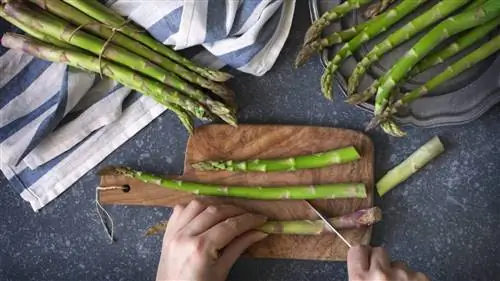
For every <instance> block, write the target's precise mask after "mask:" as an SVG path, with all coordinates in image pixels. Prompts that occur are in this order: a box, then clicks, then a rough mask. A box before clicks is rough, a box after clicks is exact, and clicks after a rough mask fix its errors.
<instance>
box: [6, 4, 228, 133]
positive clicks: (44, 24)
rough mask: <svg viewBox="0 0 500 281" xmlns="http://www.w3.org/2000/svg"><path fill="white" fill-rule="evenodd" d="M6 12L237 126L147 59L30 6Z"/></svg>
mask: <svg viewBox="0 0 500 281" xmlns="http://www.w3.org/2000/svg"><path fill="white" fill-rule="evenodd" d="M5 12H6V13H7V14H9V15H10V16H11V17H13V18H16V19H17V20H18V21H21V22H23V23H24V24H26V25H29V26H31V27H32V28H34V29H37V30H39V31H40V32H44V33H45V34H47V35H49V36H52V37H56V38H60V39H62V40H64V41H65V42H67V43H70V44H72V45H74V46H77V47H80V48H82V49H84V50H87V51H89V52H92V53H94V54H96V55H102V57H103V58H107V59H109V60H111V61H114V62H117V63H121V64H123V65H126V66H128V67H130V68H132V69H134V70H136V71H138V72H140V73H143V74H145V75H148V76H150V77H152V78H154V79H156V80H158V81H160V82H163V83H164V84H166V85H168V86H171V87H173V88H174V89H176V90H179V91H181V92H183V93H185V94H187V95H188V96H189V97H191V98H192V99H194V100H196V101H198V102H200V103H201V104H203V105H204V106H206V107H207V108H208V109H209V110H210V111H211V112H212V113H214V114H216V115H217V116H219V117H220V118H221V119H223V120H224V121H226V122H227V123H228V124H231V125H233V126H236V117H235V116H234V114H233V112H232V110H231V109H229V108H227V107H226V106H225V105H224V104H223V103H221V102H218V101H215V100H212V99H210V98H209V97H208V96H206V95H205V94H204V93H203V91H201V90H199V89H197V88H196V87H193V86H192V85H190V84H189V83H187V82H186V81H184V80H182V79H180V78H179V77H177V76H176V75H174V74H172V73H171V72H169V71H166V70H164V69H163V68H161V67H159V66H157V65H155V64H153V63H151V62H149V61H148V60H146V59H144V58H142V57H140V56H138V55H136V54H134V53H132V52H129V51H127V50H126V49H124V48H122V47H120V46H117V45H114V44H112V43H110V44H107V42H106V41H104V40H102V39H100V38H98V37H95V36H93V35H90V34H87V33H86V32H84V31H81V30H75V29H74V27H73V26H71V25H70V24H69V23H67V22H65V21H63V20H60V19H58V18H55V17H52V16H48V15H47V14H46V12H44V11H34V10H31V9H29V8H28V7H27V6H22V5H20V4H18V3H14V4H12V5H11V4H7V5H6V6H5Z"/></svg>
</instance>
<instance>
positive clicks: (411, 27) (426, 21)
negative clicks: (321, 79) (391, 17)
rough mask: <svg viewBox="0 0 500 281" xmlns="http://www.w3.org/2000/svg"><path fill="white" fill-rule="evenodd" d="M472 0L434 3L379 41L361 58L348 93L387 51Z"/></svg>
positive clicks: (351, 91) (350, 92)
mask: <svg viewBox="0 0 500 281" xmlns="http://www.w3.org/2000/svg"><path fill="white" fill-rule="evenodd" d="M468 2H470V0H443V1H440V2H438V3H437V4H436V5H434V6H433V7H432V8H431V9H429V10H427V11H426V12H425V13H423V14H421V15H420V16H418V17H417V18H415V19H413V20H412V21H410V22H408V23H407V24H406V25H404V26H403V27H401V28H400V29H398V30H397V31H396V32H394V33H392V34H391V35H390V36H389V37H387V38H386V39H385V40H383V41H382V42H380V43H378V44H377V45H375V47H373V49H372V50H371V51H370V52H369V53H368V54H367V55H366V56H365V57H364V58H363V59H362V60H361V62H360V63H358V65H357V66H356V68H355V69H354V70H353V72H352V75H351V77H350V78H349V83H348V93H349V95H352V94H353V93H354V92H355V91H356V89H357V87H358V85H359V82H360V80H361V77H362V76H363V75H364V74H365V73H366V71H368V69H369V67H370V66H371V65H372V64H373V63H374V62H376V61H378V60H379V59H380V57H382V56H383V55H384V54H385V53H387V52H388V51H390V50H392V49H394V48H396V47H397V46H399V45H400V44H402V43H404V42H406V41H407V40H409V39H411V38H412V37H413V36H415V35H416V34H417V33H419V32H420V31H422V30H424V29H426V28H427V27H429V26H430V25H432V24H434V23H435V22H437V21H439V20H441V19H442V18H444V17H446V16H448V15H449V14H450V13H452V12H454V11H455V10H457V9H458V8H460V7H462V6H463V5H465V4H466V3H468Z"/></svg>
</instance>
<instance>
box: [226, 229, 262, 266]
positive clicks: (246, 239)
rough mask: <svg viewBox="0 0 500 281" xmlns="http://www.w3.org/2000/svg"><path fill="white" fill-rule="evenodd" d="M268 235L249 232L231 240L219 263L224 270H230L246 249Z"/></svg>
mask: <svg viewBox="0 0 500 281" xmlns="http://www.w3.org/2000/svg"><path fill="white" fill-rule="evenodd" d="M267 236H268V234H266V233H263V232H260V231H249V232H247V233H245V234H243V235H241V236H240V237H238V238H236V239H235V240H233V241H232V242H231V243H229V245H227V247H226V248H225V249H224V252H223V253H222V256H221V257H220V258H219V262H220V263H221V265H222V266H223V267H225V268H231V267H232V266H233V264H234V263H235V262H236V260H237V259H238V258H239V257H240V256H241V254H243V252H245V250H246V249H248V247H250V246H251V245H253V244H255V243H257V242H259V241H261V240H262V239H264V238H266V237H267Z"/></svg>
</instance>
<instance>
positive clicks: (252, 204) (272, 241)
mask: <svg viewBox="0 0 500 281" xmlns="http://www.w3.org/2000/svg"><path fill="white" fill-rule="evenodd" d="M349 145H353V146H355V147H356V148H357V149H358V151H359V153H360V154H361V156H362V159H361V160H359V161H357V162H353V163H348V164H343V165H335V166H330V167H326V168H321V169H311V170H301V171H296V172H293V173H231V172H225V171H221V172H213V171H212V172H203V171H196V170H194V169H193V168H191V164H192V163H195V162H199V161H203V160H209V159H211V160H216V159H224V160H229V159H233V160H243V159H256V158H260V159H263V158H277V157H288V156H296V155H304V154H311V153H316V152H321V151H325V150H331V149H334V148H341V147H345V146H349ZM373 157H374V150H373V144H372V142H371V140H370V139H369V138H368V137H367V136H365V135H364V134H362V133H359V132H355V131H352V130H345V129H336V128H326V127H310V126H281V125H240V126H239V127H238V128H233V127H231V126H228V125H206V126H202V127H200V128H197V129H196V131H195V134H194V135H192V136H191V137H190V138H189V141H188V144H187V149H186V157H185V163H184V174H183V175H182V176H181V177H180V178H181V179H184V180H191V181H197V182H206V183H218V184H223V185H271V186H272V185H296V184H324V183H340V182H363V183H365V184H366V185H367V192H368V198H366V199H342V200H314V201H311V203H312V204H313V205H315V206H316V207H317V208H318V209H319V210H320V211H321V212H322V213H323V214H325V215H326V216H338V215H342V214H347V213H351V212H354V211H356V210H358V209H361V208H367V207H371V206H373ZM125 184H128V185H129V186H130V191H129V192H123V191H120V190H109V191H101V193H100V200H101V203H103V204H121V205H149V206H165V207H171V206H174V205H176V204H184V203H187V202H189V201H190V200H192V199H193V198H194V196H193V195H191V194H187V193H184V192H178V191H171V190H167V189H163V188H160V187H158V186H156V185H154V184H144V183H141V182H139V181H136V180H133V179H128V178H125V177H117V176H104V177H102V178H101V186H113V185H125ZM201 200H205V201H209V202H210V203H214V204H220V203H230V204H234V205H238V206H241V207H242V208H245V209H247V210H248V211H251V212H255V213H261V214H264V215H266V216H268V217H269V218H270V219H273V220H296V219H318V218H317V217H316V216H315V214H314V213H313V211H312V210H310V209H309V208H308V207H307V206H306V205H305V204H304V202H303V201H284V200H282V201H251V200H242V199H229V198H224V199H222V198H201ZM371 231H372V228H371V227H369V228H363V229H354V230H344V231H341V232H342V234H343V235H344V236H345V237H346V238H347V240H348V241H350V242H352V243H354V244H355V243H363V244H367V243H369V241H370V237H371ZM347 250H348V248H347V246H346V245H345V244H344V243H342V241H341V240H340V239H338V238H337V237H336V236H334V235H323V236H285V235H273V236H270V237H268V238H266V239H265V240H264V241H262V242H260V243H258V244H256V245H254V246H252V247H251V248H250V249H249V251H248V254H249V255H250V256H252V257H259V258H284V259H313V260H339V261H340V260H345V259H346V257H347Z"/></svg>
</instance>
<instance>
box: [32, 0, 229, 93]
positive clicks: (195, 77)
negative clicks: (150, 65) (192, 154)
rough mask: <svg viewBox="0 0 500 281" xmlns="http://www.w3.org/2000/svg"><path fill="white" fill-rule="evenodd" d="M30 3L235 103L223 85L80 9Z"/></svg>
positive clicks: (47, 0)
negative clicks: (114, 29)
mask: <svg viewBox="0 0 500 281" xmlns="http://www.w3.org/2000/svg"><path fill="white" fill-rule="evenodd" d="M30 1H31V2H34V3H35V4H37V5H38V6H40V7H41V8H43V9H46V10H47V11H50V12H51V13H53V14H55V15H57V16H59V17H61V18H63V19H65V20H67V21H69V22H71V23H74V24H76V25H80V26H83V29H84V30H87V31H89V32H91V33H93V34H95V35H97V36H100V37H102V38H104V39H109V38H112V42H114V43H115V44H116V45H119V46H120V47H123V48H125V49H127V50H128V51H130V52H133V53H136V54H138V55H140V56H142V57H144V58H146V59H148V60H149V61H151V62H154V63H155V64H157V65H159V66H161V67H163V68H164V69H166V70H168V71H171V72H173V73H175V74H177V75H179V76H180V77H182V78H183V79H185V80H187V81H189V82H191V83H193V84H196V85H199V86H201V87H203V88H206V89H209V90H211V91H212V92H214V93H215V94H216V95H218V96H220V97H222V98H223V99H226V100H227V99H228V98H230V99H231V102H232V101H233V100H232V97H233V96H234V93H233V92H232V91H231V90H230V89H229V88H227V87H226V86H224V85H223V84H220V83H216V82H214V81H211V80H209V79H206V78H205V77H203V76H201V75H199V74H198V73H196V72H193V71H190V70H188V69H187V68H185V67H184V66H182V65H180V64H177V63H175V62H173V61H171V60H170V59H168V58H167V57H165V56H163V55H161V54H158V53H156V52H155V51H153V50H151V49H150V48H148V47H147V46H144V45H143V44H141V43H140V42H137V41H134V40H133V39H131V38H130V37H128V36H126V35H123V34H122V33H120V32H113V30H112V29H111V28H110V27H108V26H106V25H103V24H101V23H100V22H98V21H96V20H94V19H93V18H92V17H90V16H87V15H86V14H84V13H82V12H80V11H79V10H78V9H76V8H74V7H73V6H70V5H68V4H66V3H64V2H62V1H61V0H30Z"/></svg>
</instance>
